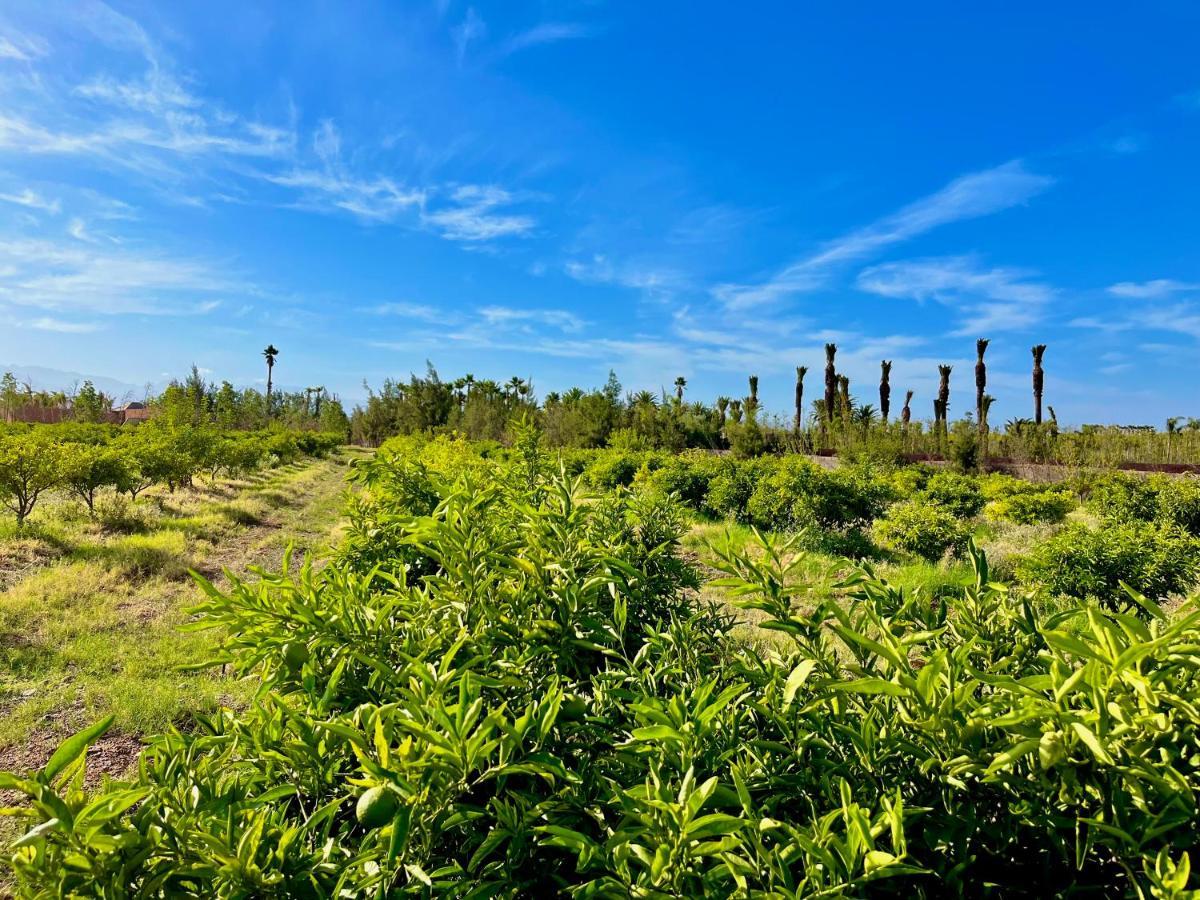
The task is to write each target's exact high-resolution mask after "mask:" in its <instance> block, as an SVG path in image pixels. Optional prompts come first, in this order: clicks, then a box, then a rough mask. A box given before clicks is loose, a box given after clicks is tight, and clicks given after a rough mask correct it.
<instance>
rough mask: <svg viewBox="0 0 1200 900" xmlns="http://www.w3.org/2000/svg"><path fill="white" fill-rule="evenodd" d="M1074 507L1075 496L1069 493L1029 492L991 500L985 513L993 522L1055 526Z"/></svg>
mask: <svg viewBox="0 0 1200 900" xmlns="http://www.w3.org/2000/svg"><path fill="white" fill-rule="evenodd" d="M1075 506H1076V502H1075V496H1074V495H1073V494H1071V493H1070V492H1069V491H1031V492H1029V493H1023V494H1011V495H1009V496H1008V497H1006V498H1004V499H1002V500H993V501H992V502H991V503H989V504H988V505H987V507H986V513H987V517H988V518H989V519H992V520H993V521H1000V522H1015V523H1017V524H1018V525H1035V524H1037V523H1039V522H1046V523H1049V524H1057V523H1059V522H1061V521H1063V520H1064V519H1065V518H1066V517H1067V514H1068V513H1070V512H1071V510H1073V509H1074V508H1075Z"/></svg>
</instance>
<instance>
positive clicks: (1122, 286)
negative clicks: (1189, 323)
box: [1108, 278, 1200, 300]
mask: <svg viewBox="0 0 1200 900" xmlns="http://www.w3.org/2000/svg"><path fill="white" fill-rule="evenodd" d="M1186 291H1200V284H1194V283H1190V282H1186V281H1176V280H1175V279H1173V278H1155V279H1154V280H1153V281H1121V282H1118V283H1117V284H1114V285H1111V286H1110V287H1109V289H1108V292H1109V293H1110V294H1113V295H1114V296H1117V297H1130V298H1134V299H1138V300H1153V299H1157V298H1160V297H1169V296H1171V295H1172V294H1179V293H1183V292H1186Z"/></svg>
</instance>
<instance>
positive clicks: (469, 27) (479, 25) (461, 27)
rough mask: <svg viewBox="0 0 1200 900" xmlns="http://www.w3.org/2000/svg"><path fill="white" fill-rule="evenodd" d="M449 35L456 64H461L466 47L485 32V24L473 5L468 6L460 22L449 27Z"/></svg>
mask: <svg viewBox="0 0 1200 900" xmlns="http://www.w3.org/2000/svg"><path fill="white" fill-rule="evenodd" d="M450 34H451V37H453V39H454V49H455V52H456V53H457V55H458V64H459V65H460V66H461V65H462V64H463V60H464V59H465V58H466V55H467V49H468V48H469V47H470V46H471V44H473V43H475V42H476V41H478V40H480V39H482V38H483V36H484V35H486V34H487V24H486V23H485V22H484V21H483V18H482V17H481V16H480V15H479V13H477V12H476V11H475V7H473V6H468V7H467V14H466V15H465V16H464V17H463V20H462V22H460V23H459V24H458V25H456V26H454V27H453V28H452V29H450Z"/></svg>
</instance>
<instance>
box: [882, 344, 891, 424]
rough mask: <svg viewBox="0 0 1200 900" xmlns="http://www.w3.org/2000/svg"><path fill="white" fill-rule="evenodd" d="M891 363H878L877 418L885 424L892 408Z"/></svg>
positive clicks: (887, 360)
mask: <svg viewBox="0 0 1200 900" xmlns="http://www.w3.org/2000/svg"><path fill="white" fill-rule="evenodd" d="M891 378H892V361H891V360H890V359H884V360H881V361H880V363H879V417H880V418H881V419H883V424H884V425H886V424H887V420H888V413H889V412H890V411H891V408H892V382H891Z"/></svg>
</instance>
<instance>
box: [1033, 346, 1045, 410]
mask: <svg viewBox="0 0 1200 900" xmlns="http://www.w3.org/2000/svg"><path fill="white" fill-rule="evenodd" d="M1045 354H1046V345H1045V344H1037V345H1035V346H1034V348H1033V424H1035V425H1041V424H1042V390H1043V388H1044V387H1045V384H1046V373H1045V372H1044V371H1043V370H1042V357H1043V356H1044V355H1045Z"/></svg>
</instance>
